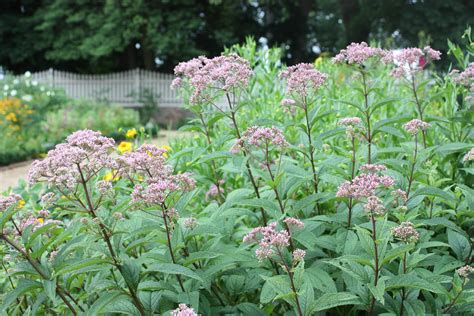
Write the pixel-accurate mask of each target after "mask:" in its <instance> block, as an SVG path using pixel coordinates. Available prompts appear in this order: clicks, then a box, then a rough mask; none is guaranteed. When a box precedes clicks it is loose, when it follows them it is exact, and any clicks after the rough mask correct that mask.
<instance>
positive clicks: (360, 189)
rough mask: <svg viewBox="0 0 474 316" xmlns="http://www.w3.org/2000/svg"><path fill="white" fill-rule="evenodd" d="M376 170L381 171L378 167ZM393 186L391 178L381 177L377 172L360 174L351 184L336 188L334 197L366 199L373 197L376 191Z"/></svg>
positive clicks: (345, 183) (347, 182) (348, 182)
mask: <svg viewBox="0 0 474 316" xmlns="http://www.w3.org/2000/svg"><path fill="white" fill-rule="evenodd" d="M377 169H379V170H382V169H381V168H380V167H379V168H377ZM393 184H394V180H393V178H391V177H389V176H385V175H381V174H379V173H378V172H367V173H361V174H360V175H358V176H356V177H355V178H354V179H353V180H352V182H351V181H345V182H343V183H342V184H341V185H340V186H339V188H338V191H337V193H336V197H350V198H354V199H360V198H368V197H370V196H374V195H375V194H376V190H377V189H379V188H388V187H391V186H393Z"/></svg>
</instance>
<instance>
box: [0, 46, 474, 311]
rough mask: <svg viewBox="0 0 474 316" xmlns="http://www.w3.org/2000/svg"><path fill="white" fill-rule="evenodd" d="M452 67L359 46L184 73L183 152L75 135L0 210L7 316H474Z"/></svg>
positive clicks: (245, 56) (465, 73) (467, 198)
mask: <svg viewBox="0 0 474 316" xmlns="http://www.w3.org/2000/svg"><path fill="white" fill-rule="evenodd" d="M456 54H457V55H458V57H465V58H461V60H462V61H463V64H460V65H459V66H458V69H459V72H457V73H456V72H455V73H452V74H449V75H446V76H443V77H438V76H434V75H433V73H431V72H430V71H429V67H431V66H432V64H433V63H436V62H437V60H438V59H439V58H440V55H439V52H437V51H435V50H433V49H431V48H429V47H426V48H424V49H407V50H404V51H401V52H399V53H392V52H389V51H385V50H382V49H379V48H372V47H369V46H367V45H366V44H365V43H362V44H353V45H350V46H349V47H347V49H346V50H343V51H341V53H340V54H339V55H338V56H336V58H335V60H334V61H335V63H333V62H332V61H331V60H329V59H318V60H317V61H316V65H311V64H299V65H296V66H292V67H288V68H286V67H284V66H283V65H282V63H281V62H280V51H279V50H277V49H270V50H256V46H255V43H248V44H247V45H245V46H238V47H234V48H232V49H230V50H229V51H228V52H226V54H225V55H223V56H220V57H216V58H213V59H208V58H204V57H201V58H197V59H193V60H191V61H189V62H186V63H181V64H179V65H178V66H177V67H176V69H175V72H176V75H177V79H176V80H175V81H174V82H173V86H174V87H175V88H179V89H181V91H182V93H183V97H184V99H185V100H186V101H187V104H188V108H189V109H190V110H191V111H193V112H194V113H195V115H196V116H195V119H194V120H192V121H191V122H190V123H189V124H188V125H187V126H186V127H185V128H184V129H185V130H188V131H193V132H194V133H195V135H196V137H191V138H186V139H182V140H179V141H176V142H175V143H173V144H172V145H171V148H158V147H155V146H151V145H146V144H141V142H140V141H139V139H141V138H140V137H138V139H137V141H136V142H135V143H134V144H133V146H129V147H127V148H121V146H119V147H118V148H116V146H115V145H114V142H113V140H112V139H109V138H107V137H104V136H102V135H101V134H100V133H97V132H93V131H90V130H83V131H78V132H75V133H73V134H71V135H70V136H69V137H68V138H67V139H66V142H65V143H64V144H61V145H58V146H56V148H55V149H54V150H52V151H50V152H49V153H48V156H47V158H45V159H44V160H41V161H38V162H36V163H35V164H34V165H33V167H32V169H31V171H30V175H29V186H28V185H27V184H26V183H23V184H22V185H21V186H20V187H18V188H16V189H15V190H14V192H12V193H11V194H10V195H9V196H8V197H4V198H2V199H1V200H0V210H1V213H0V215H1V217H0V229H1V232H0V239H1V240H2V244H1V246H0V247H1V248H0V249H1V251H2V252H3V256H2V261H1V264H2V265H1V267H2V268H3V269H4V270H3V272H2V273H1V279H0V282H2V283H1V285H2V292H3V294H2V296H0V298H1V301H2V302H3V303H2V306H1V308H2V311H4V312H5V313H7V314H8V315H20V314H21V315H29V314H31V315H34V314H56V313H59V314H80V313H82V312H84V313H87V314H89V315H97V314H108V315H112V314H126V315H153V314H162V313H163V314H165V315H168V314H170V313H171V315H196V313H199V314H202V315H222V314H226V315H316V314H320V315H323V314H326V315H356V314H361V313H364V312H366V313H368V314H374V315H375V314H379V315H381V314H386V315H393V314H396V315H424V314H433V315H441V314H443V313H444V314H453V315H454V314H456V315H470V314H472V312H473V311H474V305H473V304H474V295H473V294H474V291H473V288H472V281H470V279H469V274H470V273H471V272H472V270H473V268H472V267H471V266H470V264H472V247H471V241H472V236H470V234H471V235H472V224H473V215H474V214H473V212H474V211H473V210H474V200H473V196H474V195H473V190H472V179H473V178H472V175H473V173H474V172H473V171H474V169H473V167H472V160H473V159H474V153H473V150H472V148H473V129H472V121H473V120H472V82H473V81H472V80H473V70H474V68H473V67H474V66H473V64H470V65H469V66H468V62H469V55H466V56H464V55H463V56H461V55H462V49H461V48H459V49H458V50H457V53H456ZM459 54H461V55H459ZM465 68H466V69H465ZM469 229H471V231H469Z"/></svg>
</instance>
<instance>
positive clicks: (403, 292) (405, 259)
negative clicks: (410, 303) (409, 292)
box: [400, 252, 407, 316]
mask: <svg viewBox="0 0 474 316" xmlns="http://www.w3.org/2000/svg"><path fill="white" fill-rule="evenodd" d="M406 273H407V253H406V252H405V253H404V254H403V274H406ZM405 298H406V292H405V288H402V301H401V302H400V316H403V309H404V308H403V303H404V302H405Z"/></svg>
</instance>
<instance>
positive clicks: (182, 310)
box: [171, 304, 198, 316]
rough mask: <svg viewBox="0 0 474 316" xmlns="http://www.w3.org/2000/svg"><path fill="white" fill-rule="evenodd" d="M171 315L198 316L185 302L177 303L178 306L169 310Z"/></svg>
mask: <svg viewBox="0 0 474 316" xmlns="http://www.w3.org/2000/svg"><path fill="white" fill-rule="evenodd" d="M171 316H198V314H197V313H196V312H195V311H194V309H192V308H191V307H188V306H186V304H179V305H178V308H177V309H175V310H174V311H172V312H171Z"/></svg>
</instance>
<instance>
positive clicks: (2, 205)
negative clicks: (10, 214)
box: [0, 194, 22, 212]
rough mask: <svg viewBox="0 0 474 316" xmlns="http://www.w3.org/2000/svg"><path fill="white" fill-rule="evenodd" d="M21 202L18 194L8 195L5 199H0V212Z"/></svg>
mask: <svg viewBox="0 0 474 316" xmlns="http://www.w3.org/2000/svg"><path fill="white" fill-rule="evenodd" d="M21 200H22V198H21V196H20V195H18V194H10V195H9V196H7V197H4V198H2V197H0V212H3V211H5V210H6V209H7V208H9V207H11V206H13V205H15V204H17V203H18V202H20V201H21Z"/></svg>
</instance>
